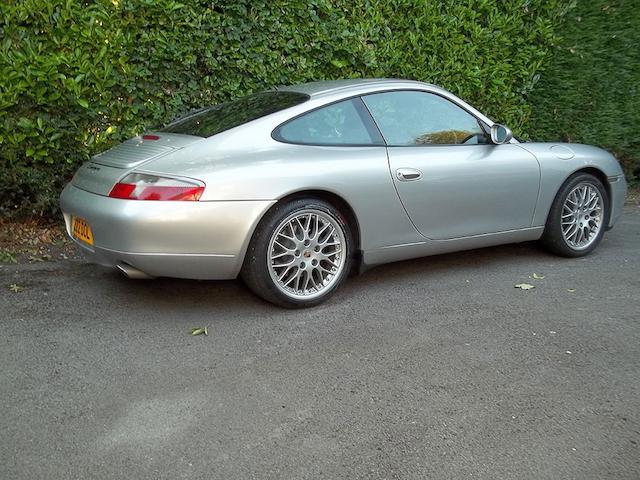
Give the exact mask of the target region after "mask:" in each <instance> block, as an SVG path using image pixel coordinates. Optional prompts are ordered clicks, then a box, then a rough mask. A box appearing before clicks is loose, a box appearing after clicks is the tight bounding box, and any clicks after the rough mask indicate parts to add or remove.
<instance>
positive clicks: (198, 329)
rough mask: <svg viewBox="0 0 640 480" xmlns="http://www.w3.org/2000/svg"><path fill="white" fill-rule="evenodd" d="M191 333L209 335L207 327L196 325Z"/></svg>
mask: <svg viewBox="0 0 640 480" xmlns="http://www.w3.org/2000/svg"><path fill="white" fill-rule="evenodd" d="M191 335H209V332H207V327H196V328H192V329H191Z"/></svg>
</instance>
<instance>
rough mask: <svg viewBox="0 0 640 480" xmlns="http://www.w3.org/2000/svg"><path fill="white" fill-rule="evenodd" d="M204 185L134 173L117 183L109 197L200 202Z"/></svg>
mask: <svg viewBox="0 0 640 480" xmlns="http://www.w3.org/2000/svg"><path fill="white" fill-rule="evenodd" d="M202 192H204V184H202V183H195V180H194V181H193V182H189V181H186V180H181V179H177V178H166V177H157V176H155V175H147V174H143V173H132V174H130V175H127V176H126V177H124V178H123V179H122V180H120V181H119V182H118V183H116V184H115V185H114V186H113V188H112V189H111V191H110V192H109V196H110V197H111V198H124V199H128V200H183V201H192V202H195V201H198V200H200V197H201V196H202Z"/></svg>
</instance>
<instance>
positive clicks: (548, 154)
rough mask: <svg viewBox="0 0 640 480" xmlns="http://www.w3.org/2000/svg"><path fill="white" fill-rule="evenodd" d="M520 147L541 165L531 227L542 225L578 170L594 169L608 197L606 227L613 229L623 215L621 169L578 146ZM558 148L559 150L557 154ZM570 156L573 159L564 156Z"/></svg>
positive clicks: (610, 159)
mask: <svg viewBox="0 0 640 480" xmlns="http://www.w3.org/2000/svg"><path fill="white" fill-rule="evenodd" d="M520 146H521V147H522V148H524V149H526V150H528V151H529V152H531V153H532V154H533V155H535V156H536V158H537V159H538V161H539V162H540V195H539V196H538V201H537V204H536V211H535V214H534V218H533V225H544V224H545V222H546V221H547V215H548V214H549V210H550V209H551V204H552V203H553V200H554V198H555V196H556V194H557V192H558V190H559V189H560V187H561V186H562V184H563V183H564V182H565V181H566V180H567V178H569V177H570V176H571V175H572V174H574V173H575V172H577V171H579V170H585V169H593V170H595V171H597V172H602V177H603V178H605V181H604V182H603V183H604V184H605V187H607V189H608V191H609V196H610V197H611V198H610V199H609V200H610V203H611V215H610V216H609V224H608V227H613V225H614V224H615V222H616V221H617V219H618V218H619V217H620V215H621V214H622V209H623V206H624V197H625V195H626V192H627V182H626V181H625V178H624V173H623V171H622V167H621V166H620V164H619V163H618V161H617V160H616V159H615V157H614V156H613V155H611V154H610V153H609V152H607V151H606V150H603V149H601V148H598V147H594V146H591V145H581V144H577V143H567V144H560V143H521V144H520ZM557 147H562V150H560V152H561V153H558V149H557ZM567 151H570V152H572V153H573V155H572V156H569V155H566V152H567Z"/></svg>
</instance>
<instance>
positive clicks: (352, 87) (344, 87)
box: [277, 78, 438, 97]
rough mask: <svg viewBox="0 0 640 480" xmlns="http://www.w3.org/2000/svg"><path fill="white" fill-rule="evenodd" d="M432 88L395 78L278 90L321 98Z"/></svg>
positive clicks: (325, 83) (320, 84)
mask: <svg viewBox="0 0 640 480" xmlns="http://www.w3.org/2000/svg"><path fill="white" fill-rule="evenodd" d="M412 85H413V86H420V87H424V86H430V87H433V88H438V87H437V86H436V85H431V84H427V83H423V82H417V81H415V80H402V79H393V78H353V79H348V80H326V81H321V82H309V83H301V84H298V85H288V86H284V87H278V88H277V90H281V91H283V90H284V91H290V92H299V93H304V94H306V95H309V96H310V97H319V96H324V95H330V94H333V93H338V92H340V93H345V92H348V91H353V92H354V93H357V92H359V91H360V90H370V89H372V88H381V89H384V88H389V89H393V88H401V87H405V88H406V87H410V86H412Z"/></svg>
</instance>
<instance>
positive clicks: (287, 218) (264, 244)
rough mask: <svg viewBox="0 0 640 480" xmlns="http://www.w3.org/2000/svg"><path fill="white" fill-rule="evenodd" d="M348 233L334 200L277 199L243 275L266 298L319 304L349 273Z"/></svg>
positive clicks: (259, 231) (297, 304)
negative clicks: (283, 202) (279, 203)
mask: <svg viewBox="0 0 640 480" xmlns="http://www.w3.org/2000/svg"><path fill="white" fill-rule="evenodd" d="M350 255H351V233H350V231H349V227H348V225H347V223H346V221H345V220H344V219H343V217H342V215H341V214H340V212H339V211H338V210H336V209H335V208H334V207H333V206H332V205H329V204H328V203H325V202H323V201H320V200H315V199H299V200H294V201H292V202H289V203H286V204H283V205H276V207H274V209H273V210H272V211H271V212H269V214H268V215H267V216H266V217H265V219H263V221H262V222H261V223H260V225H259V226H258V228H257V229H256V232H255V233H254V236H253V238H252V240H251V243H250V245H249V249H248V251H247V255H246V258H245V264H244V267H243V271H242V278H243V279H244V281H245V283H247V285H248V286H249V287H250V288H251V289H252V290H253V291H254V292H255V293H257V294H258V295H260V296H261V297H263V298H264V299H266V300H268V301H271V302H273V303H277V304H279V305H282V306H286V307H307V306H312V305H317V304H318V303H320V302H321V301H323V300H324V299H325V298H326V297H327V296H328V295H329V294H330V293H332V292H333V291H335V289H336V288H337V287H338V285H339V284H340V283H341V282H342V281H343V280H344V278H345V277H346V276H347V274H348V272H349V269H350V265H351V262H350Z"/></svg>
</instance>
